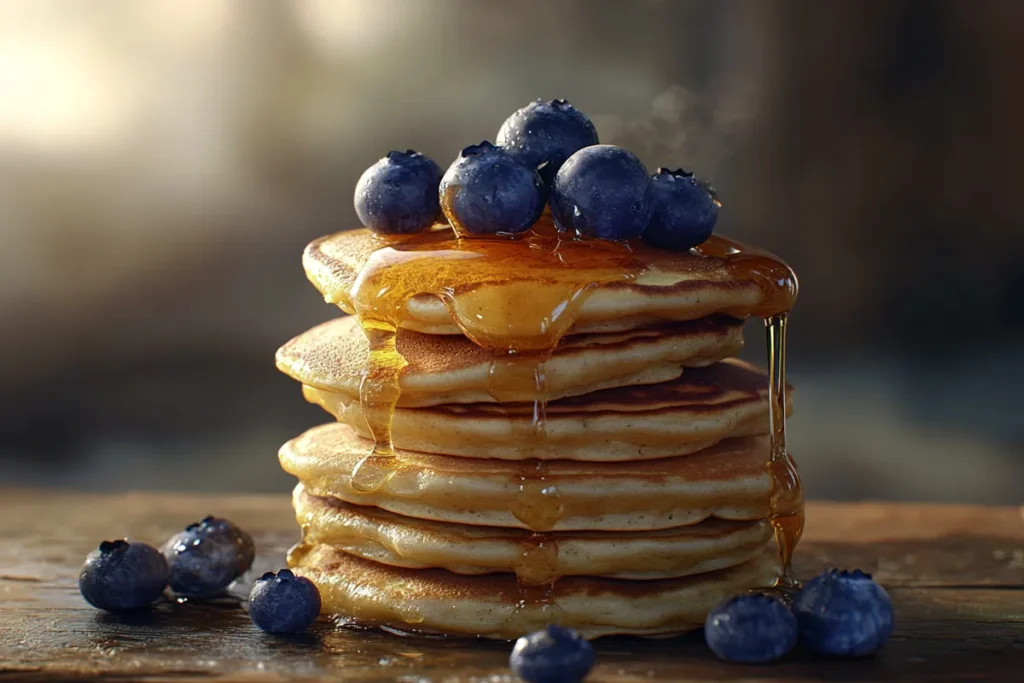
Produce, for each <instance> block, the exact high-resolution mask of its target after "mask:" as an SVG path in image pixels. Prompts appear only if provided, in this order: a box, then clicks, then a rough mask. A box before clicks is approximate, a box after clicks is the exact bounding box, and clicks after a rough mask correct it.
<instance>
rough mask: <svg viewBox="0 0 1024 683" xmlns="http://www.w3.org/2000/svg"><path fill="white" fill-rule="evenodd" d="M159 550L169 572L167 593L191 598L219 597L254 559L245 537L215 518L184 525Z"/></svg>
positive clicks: (249, 543)
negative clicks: (171, 592)
mask: <svg viewBox="0 0 1024 683" xmlns="http://www.w3.org/2000/svg"><path fill="white" fill-rule="evenodd" d="M161 550H162V551H163V554H164V557H165V558H167V564H168V565H169V566H170V568H171V576H170V579H169V581H168V584H169V585H170V587H171V590H172V591H174V592H175V593H177V594H178V595H181V596H184V597H191V598H209V597H214V596H216V595H220V594H221V593H223V592H224V591H225V590H226V589H227V587H228V586H230V585H231V583H232V582H233V581H234V580H235V579H237V578H238V577H240V576H241V575H242V574H244V573H245V572H247V571H248V570H249V567H251V566H252V561H253V559H254V558H255V555H256V546H255V544H254V543H253V540H252V537H251V536H249V534H247V533H245V532H244V531H242V529H240V528H239V527H237V526H235V525H234V524H232V523H231V522H229V521H228V520H226V519H220V518H217V517H206V518H204V519H203V520H202V521H200V522H195V523H193V524H190V525H188V526H187V527H185V530H184V531H180V532H178V533H177V534H175V535H174V536H172V537H171V538H170V539H168V541H167V542H166V543H164V545H163V548H161Z"/></svg>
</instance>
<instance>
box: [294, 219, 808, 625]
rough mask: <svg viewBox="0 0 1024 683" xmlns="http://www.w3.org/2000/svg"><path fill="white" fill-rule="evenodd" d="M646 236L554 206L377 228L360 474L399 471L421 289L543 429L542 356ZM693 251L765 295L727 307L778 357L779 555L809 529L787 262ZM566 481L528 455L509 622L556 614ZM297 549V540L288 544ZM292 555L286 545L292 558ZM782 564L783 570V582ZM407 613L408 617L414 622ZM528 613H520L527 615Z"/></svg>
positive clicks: (368, 303) (773, 367) (525, 437)
mask: <svg viewBox="0 0 1024 683" xmlns="http://www.w3.org/2000/svg"><path fill="white" fill-rule="evenodd" d="M649 252H650V249H649V248H648V247H646V246H645V245H642V244H633V245H625V244H615V243H610V242H606V241H599V240H590V241H588V240H578V239H562V238H561V237H560V236H559V235H558V234H557V233H556V232H555V230H554V226H553V225H552V223H551V220H550V218H549V217H548V216H544V217H542V218H541V220H540V221H538V224H537V225H536V226H535V227H534V229H533V230H532V231H531V232H529V233H527V234H526V235H524V236H521V237H519V238H517V239H509V238H493V239H488V238H479V237H478V238H471V239H459V238H458V237H457V236H455V235H454V233H453V232H452V230H451V229H449V228H447V227H445V228H442V229H434V230H432V231H430V232H427V233H424V234H420V235H414V236H410V237H402V238H393V239H390V240H389V241H387V242H383V241H382V242H381V244H380V247H379V248H378V249H376V250H375V251H374V252H373V253H372V254H371V255H370V257H369V258H368V260H367V261H366V263H365V264H363V266H362V268H361V269H360V271H359V274H358V277H357V278H356V281H355V283H354V284H353V286H352V287H351V289H350V291H349V292H348V293H347V294H348V296H347V300H343V301H341V302H340V303H342V305H343V306H344V307H346V308H348V309H349V310H352V311H354V312H355V313H356V315H357V317H358V318H359V322H360V325H361V326H362V328H363V330H364V331H365V332H366V334H367V338H368V340H369V343H370V360H369V363H368V365H367V368H366V370H365V371H364V375H363V379H362V382H361V384H360V401H361V404H362V408H363V413H364V415H365V416H366V420H367V426H368V429H369V432H370V434H371V435H372V436H373V442H374V443H373V450H372V452H371V453H370V454H368V455H367V456H366V457H365V458H363V459H362V460H360V462H359V463H358V464H357V465H356V467H355V468H354V469H353V471H352V475H351V476H352V479H351V483H352V486H353V488H355V489H357V490H361V491H375V490H378V489H380V488H381V487H382V486H384V485H386V484H387V482H388V480H389V479H390V477H391V476H392V475H393V473H394V471H395V467H394V459H393V458H394V448H393V445H392V442H391V429H390V426H391V419H392V416H393V414H394V409H395V405H396V402H397V401H398V398H399V395H400V380H401V374H402V371H403V369H404V368H405V366H406V363H405V360H404V359H403V358H402V357H401V354H400V353H399V352H398V350H397V347H396V344H395V334H396V330H397V329H398V327H399V326H401V324H402V323H403V322H405V319H406V317H407V316H409V315H410V309H409V304H410V302H412V300H413V299H414V298H416V297H418V296H422V295H427V296H434V297H437V298H438V299H440V300H441V301H442V302H443V304H444V305H445V307H446V308H447V310H448V312H449V314H450V316H451V318H452V320H453V321H454V322H455V324H456V325H457V326H458V328H459V329H460V330H461V331H462V333H463V334H465V335H466V336H467V337H468V338H469V339H471V340H472V341H473V342H474V343H476V344H477V345H478V346H481V347H483V348H485V349H488V350H490V351H491V353H492V362H491V367H490V372H489V379H488V386H487V389H488V392H489V393H490V394H491V396H492V397H494V399H495V400H496V401H498V402H499V403H506V402H510V401H511V399H512V398H513V397H517V398H518V397H521V396H523V395H527V396H532V397H533V419H532V421H531V424H530V425H529V428H528V429H525V430H523V433H521V434H519V435H517V438H520V439H521V440H522V441H523V442H529V441H536V440H542V439H544V438H545V430H546V403H545V400H544V397H545V394H546V392H545V371H544V364H545V361H546V360H547V358H549V357H550V355H551V353H552V352H553V350H554V349H555V347H556V346H557V345H558V343H559V341H560V340H561V339H562V337H563V336H564V335H565V334H566V333H567V332H568V331H569V330H570V329H571V328H572V326H573V324H574V323H575V321H576V319H577V316H578V312H579V310H580V308H581V307H582V306H583V304H584V303H585V302H586V300H587V298H588V296H589V295H590V294H591V293H592V292H593V290H594V289H596V288H597V287H599V286H601V285H604V284H608V283H614V282H629V281H631V280H633V279H635V278H637V277H639V276H640V275H642V274H643V273H644V271H645V270H646V268H647V267H648V265H647V264H648V262H649V261H650V260H651V259H650V258H648V257H649V255H650V254H649ZM691 254H693V255H695V256H702V257H706V258H712V259H716V260H719V261H721V262H722V263H723V265H724V267H725V268H726V271H727V276H728V277H729V278H731V279H736V280H742V281H747V282H753V283H754V284H756V285H757V287H758V289H759V290H760V291H761V298H760V300H759V303H758V304H756V305H754V306H746V307H741V308H738V309H736V310H733V311H728V310H725V311H719V312H721V313H726V314H732V315H736V316H737V317H746V316H748V315H754V316H758V317H762V318H764V319H765V323H766V329H767V335H768V360H769V370H770V378H771V379H770V385H769V403H770V420H771V452H770V454H769V457H768V459H767V462H766V467H767V469H768V471H769V473H770V474H771V476H772V480H773V484H774V486H773V494H772V500H771V514H770V519H771V522H772V525H773V527H774V528H775V535H776V540H777V543H778V546H779V552H780V555H781V558H782V560H783V563H782V564H783V566H784V567H785V568H786V570H785V571H788V566H789V560H790V558H791V555H792V551H793V547H794V546H795V544H796V542H797V541H798V540H799V538H800V534H801V532H802V529H803V494H802V491H801V488H800V480H799V477H798V475H797V472H796V467H795V465H794V463H793V461H792V459H791V458H790V456H789V453H788V451H787V450H786V444H785V405H786V396H785V394H786V383H785V333H786V313H787V312H788V311H789V310H790V308H791V307H792V305H793V302H794V300H795V298H796V295H797V289H798V287H797V281H796V277H795V276H794V274H793V272H792V270H790V269H789V267H788V266H787V265H786V264H785V263H783V262H782V261H780V260H778V259H777V258H776V257H774V256H772V255H771V254H769V253H767V252H765V251H762V250H760V249H757V248H754V247H748V246H746V245H743V244H740V243H738V242H734V241H731V240H728V239H725V238H722V237H718V236H712V237H711V238H710V239H709V240H708V241H706V242H705V243H704V244H702V245H700V246H698V247H696V248H694V249H693V250H691ZM563 507H564V506H563V503H562V500H561V496H560V494H559V491H558V488H557V486H556V485H555V483H554V482H553V481H551V480H550V478H549V476H548V471H547V464H546V463H544V462H543V461H536V462H534V461H524V462H523V463H522V469H521V470H520V473H519V481H518V495H517V496H516V503H515V504H514V505H513V507H512V509H511V512H512V514H513V515H514V516H515V517H516V519H518V520H519V521H520V522H522V523H523V525H524V526H526V527H527V528H528V529H530V530H532V531H534V532H537V533H534V534H533V535H532V536H531V537H530V539H529V540H528V541H525V542H524V543H523V544H522V545H521V556H520V558H519V560H518V562H517V563H516V566H515V572H516V577H517V582H518V585H519V596H518V597H519V600H518V602H517V606H516V608H515V609H514V610H513V613H512V614H511V615H510V617H509V620H508V624H509V629H508V630H509V631H510V632H513V631H516V630H522V629H521V628H518V627H517V626H516V624H518V623H519V622H524V616H525V615H524V614H523V612H524V610H526V609H531V610H533V609H536V608H537V607H538V606H539V607H540V608H541V609H542V612H543V613H544V615H545V618H546V619H547V621H548V622H549V623H559V621H561V619H560V614H561V610H560V609H559V608H558V606H557V605H556V604H555V602H554V600H553V597H552V596H553V586H554V581H555V579H556V578H557V567H558V553H559V549H558V543H557V541H556V539H555V537H554V535H553V534H550V533H545V532H550V531H551V530H552V529H553V528H554V527H555V526H556V525H557V524H558V522H559V520H560V519H561V517H562V514H563ZM293 552H295V553H296V554H299V553H301V552H303V550H302V549H301V548H300V547H298V546H297V547H296V548H295V549H293ZM290 560H291V558H290ZM787 581H788V574H785V573H784V574H783V576H782V577H780V586H781V585H784V584H785V582H787ZM410 623H413V622H410ZM524 623H525V622H524Z"/></svg>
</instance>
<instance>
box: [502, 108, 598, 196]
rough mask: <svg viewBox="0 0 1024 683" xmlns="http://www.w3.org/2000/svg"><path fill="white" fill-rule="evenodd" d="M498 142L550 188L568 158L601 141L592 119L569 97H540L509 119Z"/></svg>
mask: <svg viewBox="0 0 1024 683" xmlns="http://www.w3.org/2000/svg"><path fill="white" fill-rule="evenodd" d="M495 142H497V143H498V145H499V146H500V147H503V148H504V149H505V150H507V151H508V153H509V154H511V155H512V156H514V157H515V158H516V159H518V160H519V161H520V162H522V163H523V164H525V165H527V166H529V167H530V168H536V169H537V171H538V173H540V177H541V179H542V180H543V181H544V184H545V185H547V186H548V187H550V186H551V183H552V181H554V179H555V174H556V173H558V169H560V168H561V167H562V164H564V163H565V160H566V159H568V158H569V157H571V156H572V155H573V154H574V153H575V152H577V151H579V150H581V149H583V148H584V147H590V146H591V145H596V144H597V143H598V140H597V131H596V130H595V129H594V124H593V123H591V122H590V119H588V118H587V117H586V116H584V115H583V114H582V113H581V112H580V111H578V110H577V109H576V108H575V107H573V106H572V105H571V104H569V103H568V102H566V101H565V100H551V101H550V102H544V101H542V100H537V101H536V102H531V103H530V104H528V105H526V106H525V107H523V108H522V109H520V110H519V111H517V112H516V113H515V114H512V116H510V117H508V118H507V119H505V123H503V124H501V129H500V130H498V137H497V139H496V140H495Z"/></svg>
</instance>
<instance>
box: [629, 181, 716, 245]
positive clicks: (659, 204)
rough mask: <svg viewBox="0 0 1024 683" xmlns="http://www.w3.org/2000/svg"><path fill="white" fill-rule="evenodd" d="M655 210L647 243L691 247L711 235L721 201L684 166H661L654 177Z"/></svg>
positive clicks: (645, 236) (647, 230)
mask: <svg viewBox="0 0 1024 683" xmlns="http://www.w3.org/2000/svg"><path fill="white" fill-rule="evenodd" d="M651 184H652V186H653V188H654V210H653V211H652V213H651V220H650V222H649V223H648V224H647V229H646V230H644V234H643V239H644V242H646V243H648V244H650V245H651V246H654V247H658V248H660V249H680V250H684V249H690V248H692V247H695V246H697V245H698V244H702V243H704V242H706V241H707V239H708V238H709V237H711V233H712V232H713V231H714V229H715V223H716V222H717V221H718V204H717V203H715V199H714V197H713V196H712V194H711V191H709V189H708V188H709V187H710V186H708V185H707V184H706V183H705V184H701V183H700V182H699V181H698V180H697V179H695V178H694V177H693V174H692V173H687V172H686V171H684V170H682V169H676V170H674V171H671V170H669V169H667V168H659V169H658V171H657V173H655V174H654V175H653V176H652V177H651Z"/></svg>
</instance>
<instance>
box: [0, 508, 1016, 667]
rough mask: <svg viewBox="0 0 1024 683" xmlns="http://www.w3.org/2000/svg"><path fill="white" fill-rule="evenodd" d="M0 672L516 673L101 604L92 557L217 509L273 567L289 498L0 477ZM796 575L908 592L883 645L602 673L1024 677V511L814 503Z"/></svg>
mask: <svg viewBox="0 0 1024 683" xmlns="http://www.w3.org/2000/svg"><path fill="white" fill-rule="evenodd" d="M0 513H2V517H0V681H6V680H18V681H21V680H28V681H49V680H57V679H59V680H69V679H70V680H94V679H97V678H101V677H103V676H108V677H111V678H116V679H118V680H133V679H139V678H142V679H146V680H199V679H202V680H217V681H225V680H227V681H236V680H333V681H365V682H373V681H402V682H405V683H420V682H422V683H426V682H428V681H430V682H442V681H465V682H469V681H478V682H483V681H495V682H496V681H506V680H508V681H511V680H512V679H511V677H510V675H509V674H508V669H507V668H506V666H507V661H508V652H509V649H510V647H509V645H508V644H505V643H490V642H473V641H456V640H450V641H448V640H429V639H412V638H399V637H396V636H390V635H387V634H383V633H377V632H372V631H362V632H356V631H350V630H337V629H335V628H334V627H333V626H332V624H331V623H330V621H328V620H324V619H322V620H321V621H320V622H318V624H317V626H316V628H315V629H314V630H313V632H312V633H309V634H307V635H304V636H299V637H291V638H282V637H273V636H269V635H266V634H263V633H261V632H260V631H258V630H257V629H256V627H255V626H253V625H252V623H251V622H250V621H249V618H248V617H247V616H246V614H245V612H244V610H243V609H242V607H241V606H240V605H239V604H238V602H237V601H231V600H224V601H221V602H220V603H218V604H207V605H199V604H183V605H179V604H170V603H168V604H163V605H161V606H159V607H158V608H156V609H155V610H153V611H152V612H150V613H146V614H144V615H141V616H134V617H122V616H117V615H112V614H106V613H103V612H99V611H97V610H94V609H92V608H91V607H89V606H88V605H86V604H85V602H84V601H83V600H82V598H81V596H80V595H79V593H78V589H77V585H76V579H77V573H78V569H79V567H80V565H81V563H82V560H83V559H84V557H85V555H86V554H87V553H88V552H89V551H90V550H92V549H93V548H95V547H96V545H97V544H98V542H99V541H100V540H102V539H104V538H117V537H121V536H124V535H128V536H131V537H133V538H138V539H140V540H145V541H148V542H151V543H155V544H159V543H160V542H162V541H163V540H164V539H165V538H166V537H168V536H169V535H170V534H171V533H173V532H174V531H176V530H178V529H180V528H182V527H183V526H184V525H185V524H186V523H188V522H191V521H194V520H195V519H198V518H200V517H202V516H204V515H205V514H207V513H213V514H217V515H221V516H225V517H228V518H230V519H232V520H235V521H237V522H239V523H240V524H242V525H243V526H244V527H246V528H247V529H248V530H249V531H250V532H251V533H252V534H253V536H254V537H255V538H256V542H257V547H258V548H259V557H258V559H257V566H256V567H254V570H255V571H257V572H262V571H264V570H267V569H271V568H273V569H276V568H279V567H280V566H281V565H282V563H283V561H284V552H285V549H286V548H287V547H288V546H289V545H290V544H291V542H292V541H293V540H294V539H295V537H296V528H295V524H294V521H293V519H292V516H291V510H290V507H289V500H288V497H287V496H284V495H281V496H194V495H170V494H156V493H133V494H127V495H85V494H75V493H59V492H53V491H0ZM807 518H808V522H807V531H806V534H805V536H804V541H803V542H802V543H801V545H800V547H799V549H798V550H797V559H796V562H795V568H796V573H797V575H798V576H800V577H807V576H810V575H812V574H814V573H816V572H818V571H819V570H821V569H822V568H823V567H825V566H828V565H834V566H839V567H851V568H852V567H860V568H863V569H865V570H868V571H871V572H873V573H874V574H875V576H876V578H878V579H879V580H880V581H881V582H882V583H883V584H884V585H885V586H886V587H887V588H888V589H889V591H890V593H891V595H892V597H893V599H894V601H895V603H896V617H897V626H896V632H895V634H894V635H893V637H892V640H891V641H890V642H889V644H888V646H887V647H886V649H885V650H884V651H883V653H882V654H880V655H879V656H877V657H875V658H872V659H866V660H855V661H837V660H827V659H818V658H814V657H811V656H809V655H806V654H801V653H797V654H794V655H791V656H790V657H788V658H787V659H786V660H784V661H783V662H780V663H777V664H774V665H771V666H753V667H752V666H739V665H730V664H724V663H721V662H719V661H717V660H716V659H715V658H714V657H713V656H712V655H711V654H710V653H709V652H708V651H707V649H706V648H705V646H704V644H703V640H702V639H701V637H700V636H699V635H691V636H687V637H682V638H676V639H672V640H664V641H654V642H647V641H641V640H637V639H627V638H618V639H607V640H602V641H598V644H597V648H598V666H597V667H596V668H595V670H594V672H593V673H592V674H591V676H590V678H589V679H588V681H594V682H597V681H608V682H611V681H616V682H622V683H625V682H634V681H637V682H638V681H721V680H747V681H755V680H756V681H765V680H768V681H811V680H842V681H853V680H864V681H918V680H948V681H963V680H971V681H990V680H991V681H996V680H998V681H1024V510H1022V509H1017V508H979V507H954V506H930V505H927V506H926V505H889V504H868V503H865V504H852V505H851V504H837V503H811V504H809V505H808V508H807Z"/></svg>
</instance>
